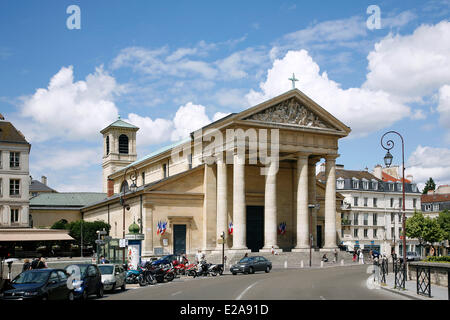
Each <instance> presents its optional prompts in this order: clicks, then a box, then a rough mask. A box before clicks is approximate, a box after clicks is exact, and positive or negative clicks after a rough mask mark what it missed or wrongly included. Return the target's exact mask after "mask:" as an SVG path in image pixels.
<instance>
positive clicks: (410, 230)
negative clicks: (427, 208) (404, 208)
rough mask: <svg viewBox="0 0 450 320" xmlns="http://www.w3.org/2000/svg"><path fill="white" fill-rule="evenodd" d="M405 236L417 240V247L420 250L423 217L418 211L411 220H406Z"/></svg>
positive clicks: (422, 240)
mask: <svg viewBox="0 0 450 320" xmlns="http://www.w3.org/2000/svg"><path fill="white" fill-rule="evenodd" d="M405 227H406V236H407V237H408V238H414V239H418V240H419V245H420V247H421V248H422V246H423V244H424V242H425V240H424V228H425V217H424V216H423V213H422V212H420V211H415V212H414V215H413V216H412V217H411V218H408V219H406V223H405Z"/></svg>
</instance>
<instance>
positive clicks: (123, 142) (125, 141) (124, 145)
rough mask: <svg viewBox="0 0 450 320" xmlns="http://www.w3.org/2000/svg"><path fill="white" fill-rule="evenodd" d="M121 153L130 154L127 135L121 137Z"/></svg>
mask: <svg viewBox="0 0 450 320" xmlns="http://www.w3.org/2000/svg"><path fill="white" fill-rule="evenodd" d="M119 153H124V154H128V137H127V136H126V135H125V134H121V135H120V136H119Z"/></svg>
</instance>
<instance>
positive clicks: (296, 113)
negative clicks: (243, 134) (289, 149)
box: [243, 97, 336, 129]
mask: <svg viewBox="0 0 450 320" xmlns="http://www.w3.org/2000/svg"><path fill="white" fill-rule="evenodd" d="M243 120H253V121H261V122H273V123H279V124H288V125H296V126H299V127H307V128H325V129H336V128H335V127H334V126H332V125H331V124H330V123H328V121H326V120H324V119H323V118H321V117H319V116H318V115H317V114H316V113H315V112H314V111H312V110H311V109H310V108H308V107H306V106H305V105H304V104H302V103H301V102H300V101H299V100H298V99H296V98H294V97H293V98H290V99H288V100H284V101H282V102H280V103H278V104H276V105H274V106H272V107H268V108H267V109H264V110H262V111H260V112H257V113H255V114H252V115H251V116H249V117H247V118H244V119H243Z"/></svg>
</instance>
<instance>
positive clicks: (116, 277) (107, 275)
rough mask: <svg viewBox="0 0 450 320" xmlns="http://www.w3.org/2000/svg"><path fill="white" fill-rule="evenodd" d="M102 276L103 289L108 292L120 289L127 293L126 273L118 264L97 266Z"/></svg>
mask: <svg viewBox="0 0 450 320" xmlns="http://www.w3.org/2000/svg"><path fill="white" fill-rule="evenodd" d="M97 266H98V268H99V269H100V273H101V274H102V283H103V288H104V289H105V290H107V291H109V290H111V291H114V290H116V288H119V287H120V289H121V290H122V291H125V287H126V282H125V278H126V271H125V269H124V268H123V267H122V266H120V265H118V264H99V265H97Z"/></svg>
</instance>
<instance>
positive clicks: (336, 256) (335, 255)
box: [334, 248, 338, 263]
mask: <svg viewBox="0 0 450 320" xmlns="http://www.w3.org/2000/svg"><path fill="white" fill-rule="evenodd" d="M337 262H338V251H337V249H336V248H334V263H337Z"/></svg>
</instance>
